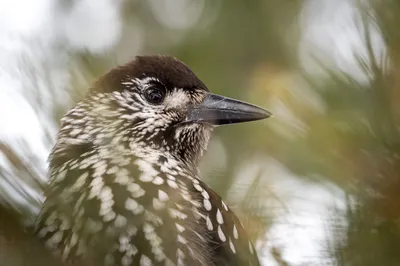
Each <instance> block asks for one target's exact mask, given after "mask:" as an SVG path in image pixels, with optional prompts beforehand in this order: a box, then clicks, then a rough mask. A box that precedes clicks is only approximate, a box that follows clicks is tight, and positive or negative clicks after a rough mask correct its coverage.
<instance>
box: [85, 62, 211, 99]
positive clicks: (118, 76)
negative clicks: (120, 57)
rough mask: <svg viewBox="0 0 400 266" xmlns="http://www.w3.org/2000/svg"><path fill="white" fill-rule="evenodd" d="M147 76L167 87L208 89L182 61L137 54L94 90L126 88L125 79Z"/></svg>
mask: <svg viewBox="0 0 400 266" xmlns="http://www.w3.org/2000/svg"><path fill="white" fill-rule="evenodd" d="M146 77H152V78H156V79H157V80H159V81H160V82H161V83H162V84H164V86H166V87H167V88H171V87H177V88H184V89H187V90H191V89H200V90H205V91H208V89H207V87H206V85H204V83H203V82H202V81H201V80H200V79H199V78H198V77H197V76H196V74H194V73H193V71H192V70H191V69H190V68H189V67H188V66H187V65H185V64H184V63H183V62H182V61H180V60H178V59H176V58H174V57H170V56H161V55H150V56H137V57H136V58H135V59H134V60H132V61H130V62H129V63H127V64H125V65H122V66H119V67H116V68H114V69H112V70H111V71H109V72H107V73H106V74H104V75H103V76H101V77H100V78H99V79H98V80H97V81H96V82H95V83H94V85H93V88H92V91H97V92H112V91H115V90H119V89H124V86H122V84H123V82H124V81H127V82H129V81H132V79H135V78H139V79H142V78H146Z"/></svg>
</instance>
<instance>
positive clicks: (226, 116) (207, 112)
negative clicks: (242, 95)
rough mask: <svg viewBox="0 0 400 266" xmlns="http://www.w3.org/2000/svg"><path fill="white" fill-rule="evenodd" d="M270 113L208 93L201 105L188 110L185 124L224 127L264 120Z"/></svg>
mask: <svg viewBox="0 0 400 266" xmlns="http://www.w3.org/2000/svg"><path fill="white" fill-rule="evenodd" d="M270 116H271V113H270V112H268V111H266V110H264V109H262V108H260V107H257V106H255V105H252V104H249V103H245V102H241V101H238V100H234V99H230V98H227V97H224V96H220V95H217V94H213V93H208V94H207V96H206V98H205V99H204V100H203V102H202V103H200V104H197V105H193V106H192V107H191V108H190V109H189V113H188V115H187V118H186V121H185V122H195V123H196V122H198V123H202V122H203V123H209V124H213V125H225V124H234V123H241V122H248V121H254V120H260V119H265V118H268V117H270Z"/></svg>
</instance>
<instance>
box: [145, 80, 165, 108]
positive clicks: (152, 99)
mask: <svg viewBox="0 0 400 266" xmlns="http://www.w3.org/2000/svg"><path fill="white" fill-rule="evenodd" d="M165 94H166V91H165V88H164V87H162V86H155V85H152V86H150V87H148V88H147V89H146V90H145V91H144V92H143V95H144V98H145V99H146V100H147V101H148V102H149V103H152V104H160V103H162V102H163V101H164V98H165Z"/></svg>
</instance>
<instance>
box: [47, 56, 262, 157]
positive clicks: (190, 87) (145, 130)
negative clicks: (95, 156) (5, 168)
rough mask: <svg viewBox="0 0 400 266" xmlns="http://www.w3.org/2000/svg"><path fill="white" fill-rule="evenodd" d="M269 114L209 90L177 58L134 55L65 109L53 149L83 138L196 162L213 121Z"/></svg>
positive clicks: (55, 150) (205, 145) (62, 147)
mask: <svg viewBox="0 0 400 266" xmlns="http://www.w3.org/2000/svg"><path fill="white" fill-rule="evenodd" d="M268 116H269V113H268V112H267V111H265V110H263V109H261V108H259V107H256V106H254V105H250V104H247V103H243V102H240V101H237V100H233V99H229V98H226V97H223V96H219V95H216V94H212V93H210V92H209V91H208V89H207V87H206V86H205V85H204V83H203V82H202V81H201V80H200V79H199V78H198V77H197V76H196V75H195V74H194V73H193V72H192V71H191V70H190V69H189V67H187V66H186V65H185V64H184V63H182V62H181V61H179V60H177V59H175V58H172V57H167V56H138V57H136V58H135V60H133V61H131V62H129V63H128V64H126V65H123V66H120V67H116V68H114V69H112V70H111V71H109V72H108V73H106V74H105V75H103V76H101V77H100V78H99V79H98V80H97V81H96V82H95V83H94V85H93V87H92V89H91V92H90V94H89V96H88V97H87V98H86V99H85V100H83V101H82V102H80V103H78V104H77V105H76V106H75V107H74V108H73V109H72V110H71V111H70V112H68V113H67V115H66V116H65V117H64V118H63V119H62V125H61V130H60V133H59V140H58V142H57V145H56V147H55V149H54V151H53V155H54V153H55V154H57V151H61V152H62V151H63V150H64V149H65V148H66V147H67V146H68V145H71V144H73V143H75V144H76V143H78V145H79V143H81V142H83V143H86V142H87V143H91V144H93V147H94V148H95V147H107V146H108V147H114V148H115V147H118V146H121V145H122V146H124V147H126V148H127V150H135V149H136V150H137V151H139V150H141V151H146V150H147V151H151V150H154V151H160V152H162V153H168V154H169V155H171V156H173V157H176V158H178V159H179V160H182V161H184V162H185V163H189V164H193V163H194V164H195V163H196V162H197V159H198V158H199V157H200V155H201V154H202V152H203V151H204V149H205V148H206V147H207V143H208V139H209V136H210V133H211V131H212V129H213V127H214V126H216V125H222V124H231V123H238V122H245V121H252V120H258V119H263V118H266V117H268ZM109 144H110V145H109ZM93 147H91V148H93Z"/></svg>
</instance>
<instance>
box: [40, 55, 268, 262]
mask: <svg viewBox="0 0 400 266" xmlns="http://www.w3.org/2000/svg"><path fill="white" fill-rule="evenodd" d="M270 115H271V114H270V113H269V112H268V111H266V110H264V109H263V108H261V107H258V106H255V105H252V104H249V103H245V102H242V101H239V100H235V99H231V98H228V97H224V96H221V95H217V94H213V93H211V92H210V91H209V90H208V88H207V87H206V85H205V84H204V83H203V82H202V81H201V80H200V79H199V78H198V77H197V76H196V74H194V72H193V71H192V70H191V69H190V68H189V67H188V66H187V65H186V64H185V63H183V62H182V61H180V60H179V59H177V58H175V57H171V56H165V55H143V56H136V57H135V58H134V59H133V60H132V61H130V62H128V63H126V64H125V65H121V66H117V67H115V68H113V69H111V70H109V71H108V72H107V73H105V74H103V75H102V76H100V77H99V78H98V79H97V80H96V81H94V83H93V84H92V86H91V88H90V90H89V92H88V94H87V96H86V97H84V98H83V99H82V100H81V101H79V102H78V103H76V105H75V106H74V107H73V108H72V109H70V110H69V111H68V112H67V113H66V114H65V115H64V116H63V118H62V119H61V123H60V130H59V132H58V134H57V138H56V143H55V145H54V147H53V149H52V151H51V153H50V155H49V182H48V185H47V188H46V191H45V200H44V203H43V206H42V208H41V210H40V213H39V215H38V216H37V219H36V222H35V227H34V234H35V237H37V238H38V239H40V241H41V243H43V244H44V246H45V247H46V248H47V249H48V250H49V251H50V252H51V253H52V254H54V255H55V256H56V257H57V258H60V259H61V260H63V261H64V262H67V263H70V264H74V263H76V264H78V263H82V262H84V263H83V264H80V265H117V266H119V265H121V266H133V265H140V266H148V265H179V266H182V265H199V266H205V265H207V266H219V265H241V266H242V265H251V266H257V265H260V262H259V258H258V256H257V254H256V251H255V248H254V246H253V244H252V242H251V241H250V239H249V236H248V235H247V232H246V230H245V229H244V227H243V225H242V224H241V222H240V221H239V219H238V218H237V216H236V215H235V214H234V213H233V211H232V210H231V209H230V208H229V207H228V204H227V203H226V202H225V201H224V200H223V199H222V198H221V197H220V196H219V195H218V194H217V193H216V192H215V191H213V190H212V189H211V188H210V187H209V186H208V185H207V184H206V183H204V182H203V181H202V179H201V178H200V173H199V170H198V164H199V161H200V158H201V157H202V155H203V153H204V152H205V151H206V149H207V145H208V142H209V139H210V137H211V133H212V131H213V129H214V128H215V127H217V126H220V125H226V124H234V123H240V122H247V121H253V120H260V119H264V118H268V117H269V116H270Z"/></svg>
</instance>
